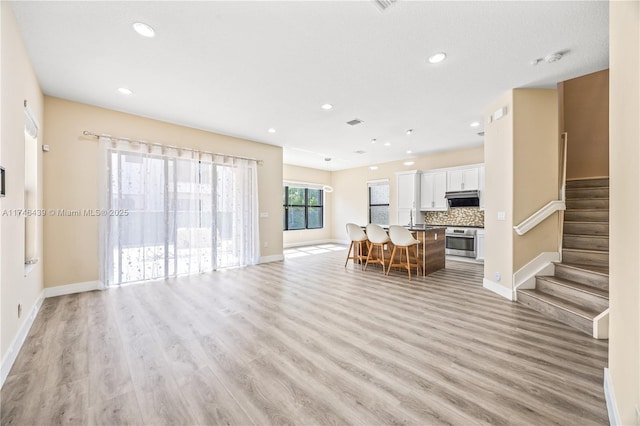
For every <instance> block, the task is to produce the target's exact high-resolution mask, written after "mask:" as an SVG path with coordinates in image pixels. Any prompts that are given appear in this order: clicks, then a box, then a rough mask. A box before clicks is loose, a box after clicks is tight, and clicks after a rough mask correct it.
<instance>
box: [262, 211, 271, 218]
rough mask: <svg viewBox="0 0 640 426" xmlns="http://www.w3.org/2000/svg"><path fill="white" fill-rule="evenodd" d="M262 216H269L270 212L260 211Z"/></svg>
mask: <svg viewBox="0 0 640 426" xmlns="http://www.w3.org/2000/svg"><path fill="white" fill-rule="evenodd" d="M260 217H262V218H265V217H269V212H260Z"/></svg>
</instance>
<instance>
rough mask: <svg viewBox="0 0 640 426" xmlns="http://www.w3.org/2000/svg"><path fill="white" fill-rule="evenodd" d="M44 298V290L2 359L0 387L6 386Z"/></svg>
mask: <svg viewBox="0 0 640 426" xmlns="http://www.w3.org/2000/svg"><path fill="white" fill-rule="evenodd" d="M44 298H45V292H44V290H43V291H41V292H40V295H38V298H37V299H36V303H35V304H34V305H33V308H31V312H29V316H28V317H27V319H26V320H25V322H24V324H22V327H21V328H20V330H19V331H18V334H17V335H16V337H15V338H14V339H13V342H11V345H10V346H9V350H8V351H7V353H6V355H5V357H4V359H3V360H2V367H0V388H1V387H2V386H4V381H5V380H6V379H7V376H8V375H9V371H11V367H13V363H14V362H15V361H16V358H17V357H18V353H19V352H20V349H22V345H23V344H24V341H25V339H26V338H27V335H28V334H29V330H31V326H32V325H33V321H34V320H35V319H36V315H38V311H39V310H40V306H42V302H43V301H44Z"/></svg>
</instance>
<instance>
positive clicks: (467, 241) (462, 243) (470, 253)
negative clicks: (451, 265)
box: [444, 228, 477, 258]
mask: <svg viewBox="0 0 640 426" xmlns="http://www.w3.org/2000/svg"><path fill="white" fill-rule="evenodd" d="M476 235H477V230H476V229H474V228H447V229H446V230H445V232H444V237H445V241H446V242H445V254H450V255H453V256H464V257H473V258H475V257H476V247H477V245H476Z"/></svg>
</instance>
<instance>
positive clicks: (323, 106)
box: [320, 104, 333, 111]
mask: <svg viewBox="0 0 640 426" xmlns="http://www.w3.org/2000/svg"><path fill="white" fill-rule="evenodd" d="M320 108H322V109H326V110H327V111H329V110H330V109H331V108H333V105H331V104H324V105H322V106H321V107H320Z"/></svg>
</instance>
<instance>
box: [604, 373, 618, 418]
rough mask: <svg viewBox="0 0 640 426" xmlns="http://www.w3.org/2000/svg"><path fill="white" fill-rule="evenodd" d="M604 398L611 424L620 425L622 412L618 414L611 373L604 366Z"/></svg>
mask: <svg viewBox="0 0 640 426" xmlns="http://www.w3.org/2000/svg"><path fill="white" fill-rule="evenodd" d="M604 399H605V401H606V403H607V413H608V414H609V424H610V425H612V426H618V425H619V424H620V414H618V406H617V405H616V397H615V394H614V392H613V383H611V375H610V374H609V369H608V368H606V367H605V368H604Z"/></svg>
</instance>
